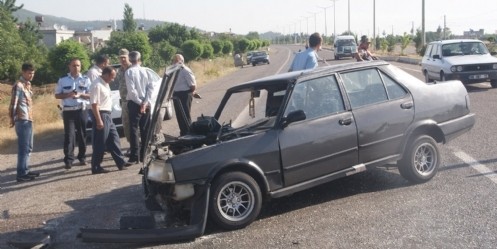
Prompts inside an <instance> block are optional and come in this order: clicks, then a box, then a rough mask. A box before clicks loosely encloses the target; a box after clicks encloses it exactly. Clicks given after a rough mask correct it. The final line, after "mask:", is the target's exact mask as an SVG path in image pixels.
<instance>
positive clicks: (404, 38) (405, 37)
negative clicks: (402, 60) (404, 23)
mask: <svg viewBox="0 0 497 249" xmlns="http://www.w3.org/2000/svg"><path fill="white" fill-rule="evenodd" d="M410 42H411V36H410V35H409V34H407V33H405V32H404V35H403V36H402V37H401V42H400V55H404V50H405V49H406V48H407V46H408V45H409V43H410Z"/></svg>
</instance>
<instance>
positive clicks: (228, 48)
mask: <svg viewBox="0 0 497 249" xmlns="http://www.w3.org/2000/svg"><path fill="white" fill-rule="evenodd" d="M223 43H224V45H223V54H225V55H228V54H230V53H231V52H233V48H234V46H233V42H231V41H229V40H223Z"/></svg>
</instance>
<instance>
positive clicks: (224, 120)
mask: <svg viewBox="0 0 497 249" xmlns="http://www.w3.org/2000/svg"><path fill="white" fill-rule="evenodd" d="M258 92H259V95H258V97H255V98H254V102H253V103H252V104H253V106H254V113H252V114H253V116H252V115H251V113H250V108H249V106H250V105H251V102H250V99H251V96H252V93H251V92H250V91H242V92H235V93H233V94H232V95H231V96H230V98H229V100H228V102H227V103H226V105H225V107H224V109H223V112H222V113H221V116H220V117H219V123H220V124H229V123H231V126H232V127H233V128H240V127H242V126H245V125H249V124H252V123H255V122H258V121H260V120H262V119H265V118H266V117H267V116H266V106H267V98H268V91H267V90H265V89H262V90H258Z"/></svg>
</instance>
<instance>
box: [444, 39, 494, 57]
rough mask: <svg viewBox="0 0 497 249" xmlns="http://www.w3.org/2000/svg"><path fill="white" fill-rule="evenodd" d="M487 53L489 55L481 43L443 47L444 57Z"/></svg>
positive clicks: (460, 43) (463, 43) (464, 43)
mask: <svg viewBox="0 0 497 249" xmlns="http://www.w3.org/2000/svg"><path fill="white" fill-rule="evenodd" d="M486 53H488V50H487V48H486V47H485V45H484V44H483V43H481V42H458V43H449V44H444V45H443V46H442V55H443V56H445V57H447V56H457V55H470V54H486Z"/></svg>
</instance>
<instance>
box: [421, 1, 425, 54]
mask: <svg viewBox="0 0 497 249" xmlns="http://www.w3.org/2000/svg"><path fill="white" fill-rule="evenodd" d="M421 33H422V34H421V46H422V47H424V46H425V44H426V34H425V0H422V2H421Z"/></svg>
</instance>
